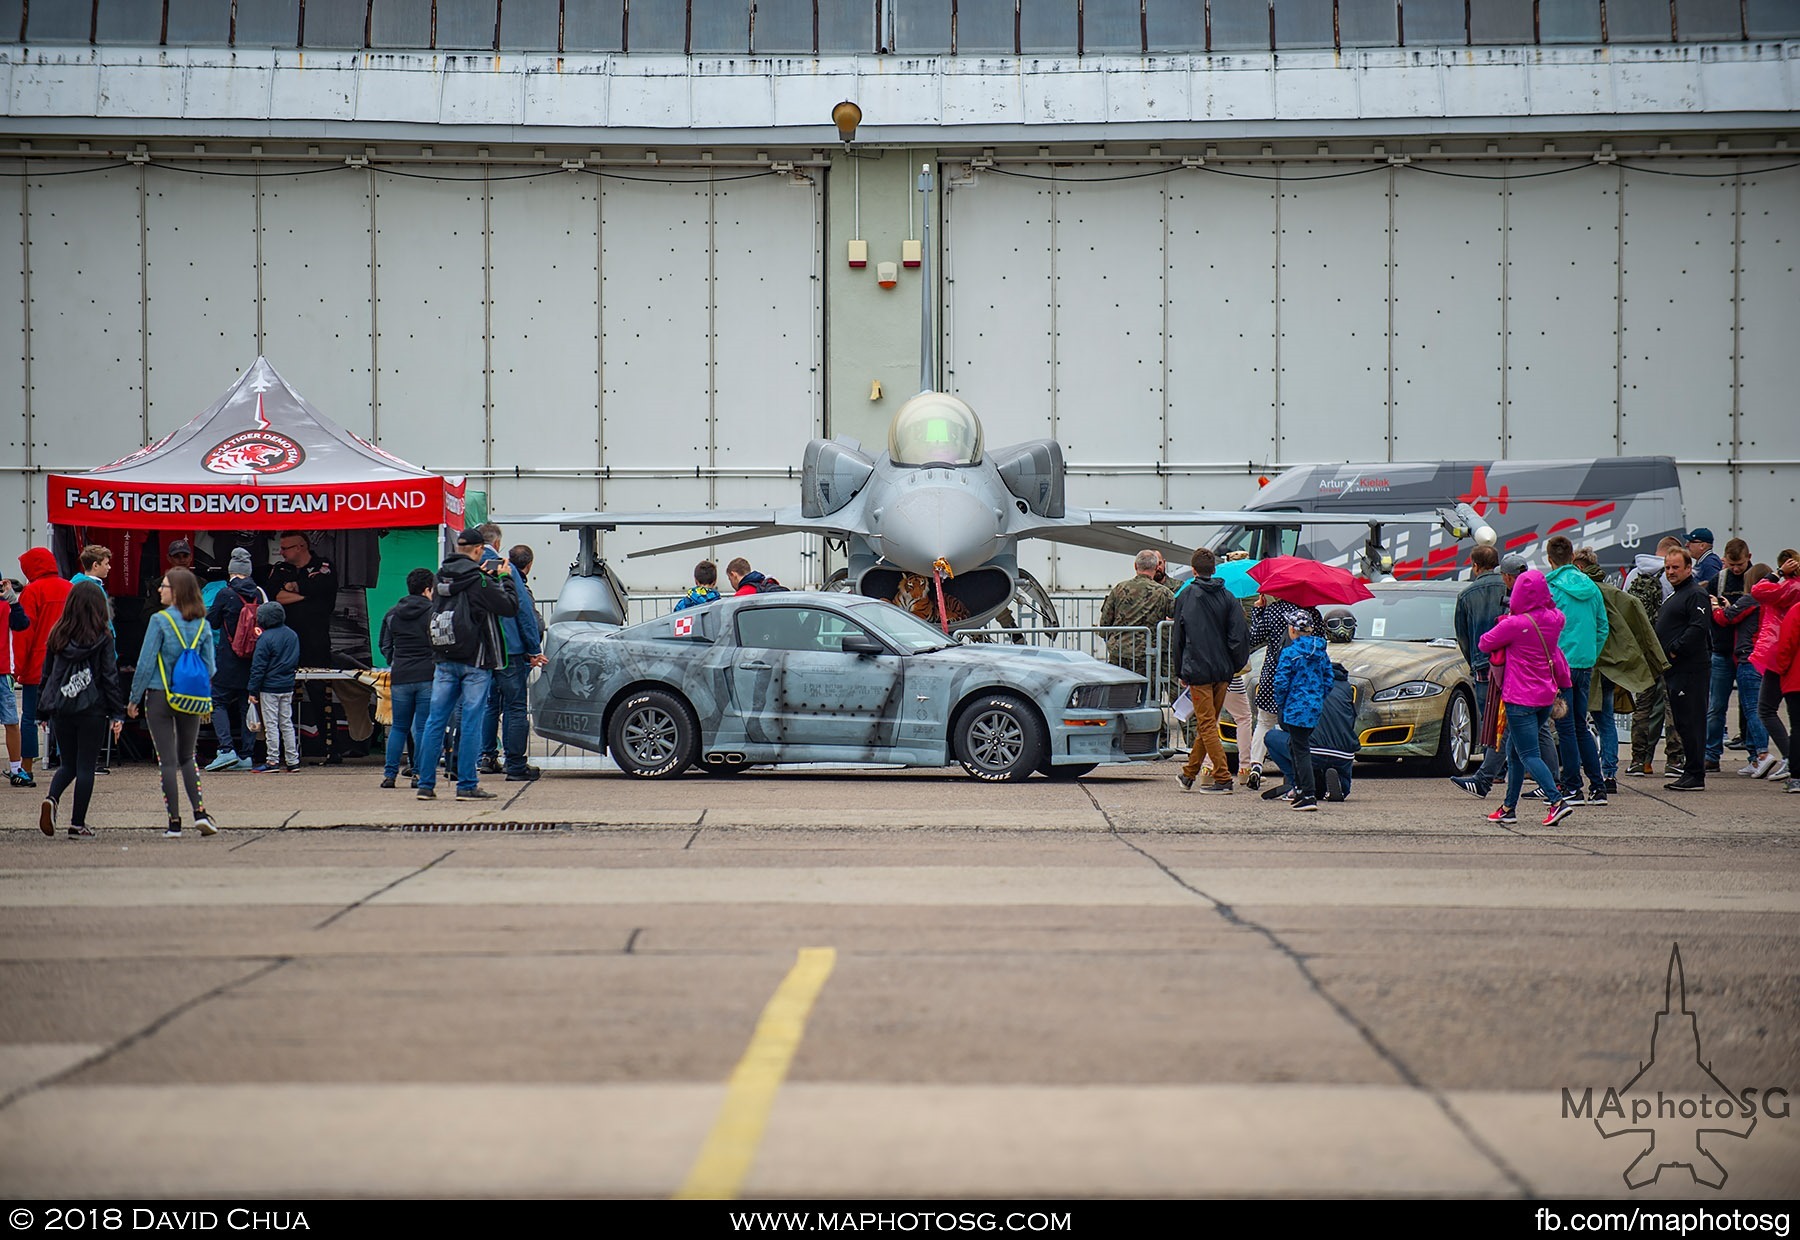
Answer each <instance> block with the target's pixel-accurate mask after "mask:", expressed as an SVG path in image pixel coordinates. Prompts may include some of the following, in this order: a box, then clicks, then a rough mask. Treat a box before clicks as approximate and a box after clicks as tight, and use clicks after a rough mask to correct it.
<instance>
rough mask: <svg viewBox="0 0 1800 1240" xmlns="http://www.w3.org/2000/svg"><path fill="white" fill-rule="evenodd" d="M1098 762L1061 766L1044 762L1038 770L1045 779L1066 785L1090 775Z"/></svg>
mask: <svg viewBox="0 0 1800 1240" xmlns="http://www.w3.org/2000/svg"><path fill="white" fill-rule="evenodd" d="M1099 765H1100V764H1099V763H1098V762H1067V763H1064V764H1063V765H1062V766H1057V765H1055V764H1053V763H1050V762H1046V763H1044V765H1043V766H1041V767H1039V768H1038V769H1039V770H1040V771H1042V772H1043V773H1044V778H1045V779H1054V780H1055V781H1056V782H1057V783H1059V784H1061V783H1068V782H1070V781H1071V780H1076V779H1080V778H1081V777H1082V776H1083V775H1091V774H1092V773H1093V771H1094V768H1095V767H1097V766H1099Z"/></svg>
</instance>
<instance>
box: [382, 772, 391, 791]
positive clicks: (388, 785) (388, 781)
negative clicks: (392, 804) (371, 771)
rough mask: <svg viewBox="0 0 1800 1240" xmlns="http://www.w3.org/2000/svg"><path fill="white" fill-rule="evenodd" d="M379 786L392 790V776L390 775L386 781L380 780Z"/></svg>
mask: <svg viewBox="0 0 1800 1240" xmlns="http://www.w3.org/2000/svg"><path fill="white" fill-rule="evenodd" d="M381 786H382V787H383V788H392V787H393V786H394V777H393V776H392V775H390V776H388V777H387V778H386V779H384V780H382V781H381Z"/></svg>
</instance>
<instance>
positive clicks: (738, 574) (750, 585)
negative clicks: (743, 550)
mask: <svg viewBox="0 0 1800 1240" xmlns="http://www.w3.org/2000/svg"><path fill="white" fill-rule="evenodd" d="M725 577H726V579H727V580H729V581H730V582H731V592H732V593H733V594H734V595H737V594H774V593H776V592H777V591H781V590H786V589H787V587H786V586H784V585H782V584H781V583H780V582H779V581H777V580H775V579H774V578H773V577H769V576H765V575H764V574H762V573H759V572H757V571H756V570H755V569H753V568H751V567H750V561H749V560H746V559H745V558H744V557H743V556H741V555H740V556H739V557H738V558H737V559H735V560H733V561H732V562H731V563H729V564H727V565H726V566H725Z"/></svg>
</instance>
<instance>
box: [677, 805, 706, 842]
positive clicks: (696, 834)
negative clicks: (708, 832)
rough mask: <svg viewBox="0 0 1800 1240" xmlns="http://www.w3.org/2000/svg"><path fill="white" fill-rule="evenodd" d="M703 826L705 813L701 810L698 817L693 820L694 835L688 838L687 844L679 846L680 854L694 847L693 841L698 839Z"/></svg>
mask: <svg viewBox="0 0 1800 1240" xmlns="http://www.w3.org/2000/svg"><path fill="white" fill-rule="evenodd" d="M705 825H706V811H705V810H701V811H700V817H698V818H696V819H694V833H693V834H692V835H690V836H688V837H687V843H685V844H683V845H682V846H681V851H682V852H686V851H687V850H688V849H690V848H692V847H693V846H694V841H695V840H697V839H699V838H700V830H701V828H702V827H704V826H705Z"/></svg>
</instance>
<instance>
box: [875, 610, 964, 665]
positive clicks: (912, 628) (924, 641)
mask: <svg viewBox="0 0 1800 1240" xmlns="http://www.w3.org/2000/svg"><path fill="white" fill-rule="evenodd" d="M852 614H854V615H855V616H856V618H857V619H858V620H860V621H862V622H863V623H864V624H866V625H868V626H869V627H870V628H872V629H874V630H875V631H876V632H877V633H880V634H881V635H882V636H883V637H885V638H887V639H888V640H889V641H891V642H893V643H894V644H895V645H896V646H898V647H900V649H902V650H904V651H906V652H907V653H908V654H924V653H926V652H927V651H931V650H944V649H947V648H948V647H950V646H954V645H956V643H955V642H953V641H951V640H950V639H949V638H948V637H945V636H944V632H943V630H942V629H939V628H937V627H935V626H934V625H930V624H927V623H926V622H925V621H923V620H921V619H919V618H918V617H917V616H915V615H913V614H912V613H911V612H910V611H902V610H900V608H898V607H895V606H894V605H893V604H892V603H881V602H875V603H863V604H861V605H859V606H856V607H854V608H852Z"/></svg>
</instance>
